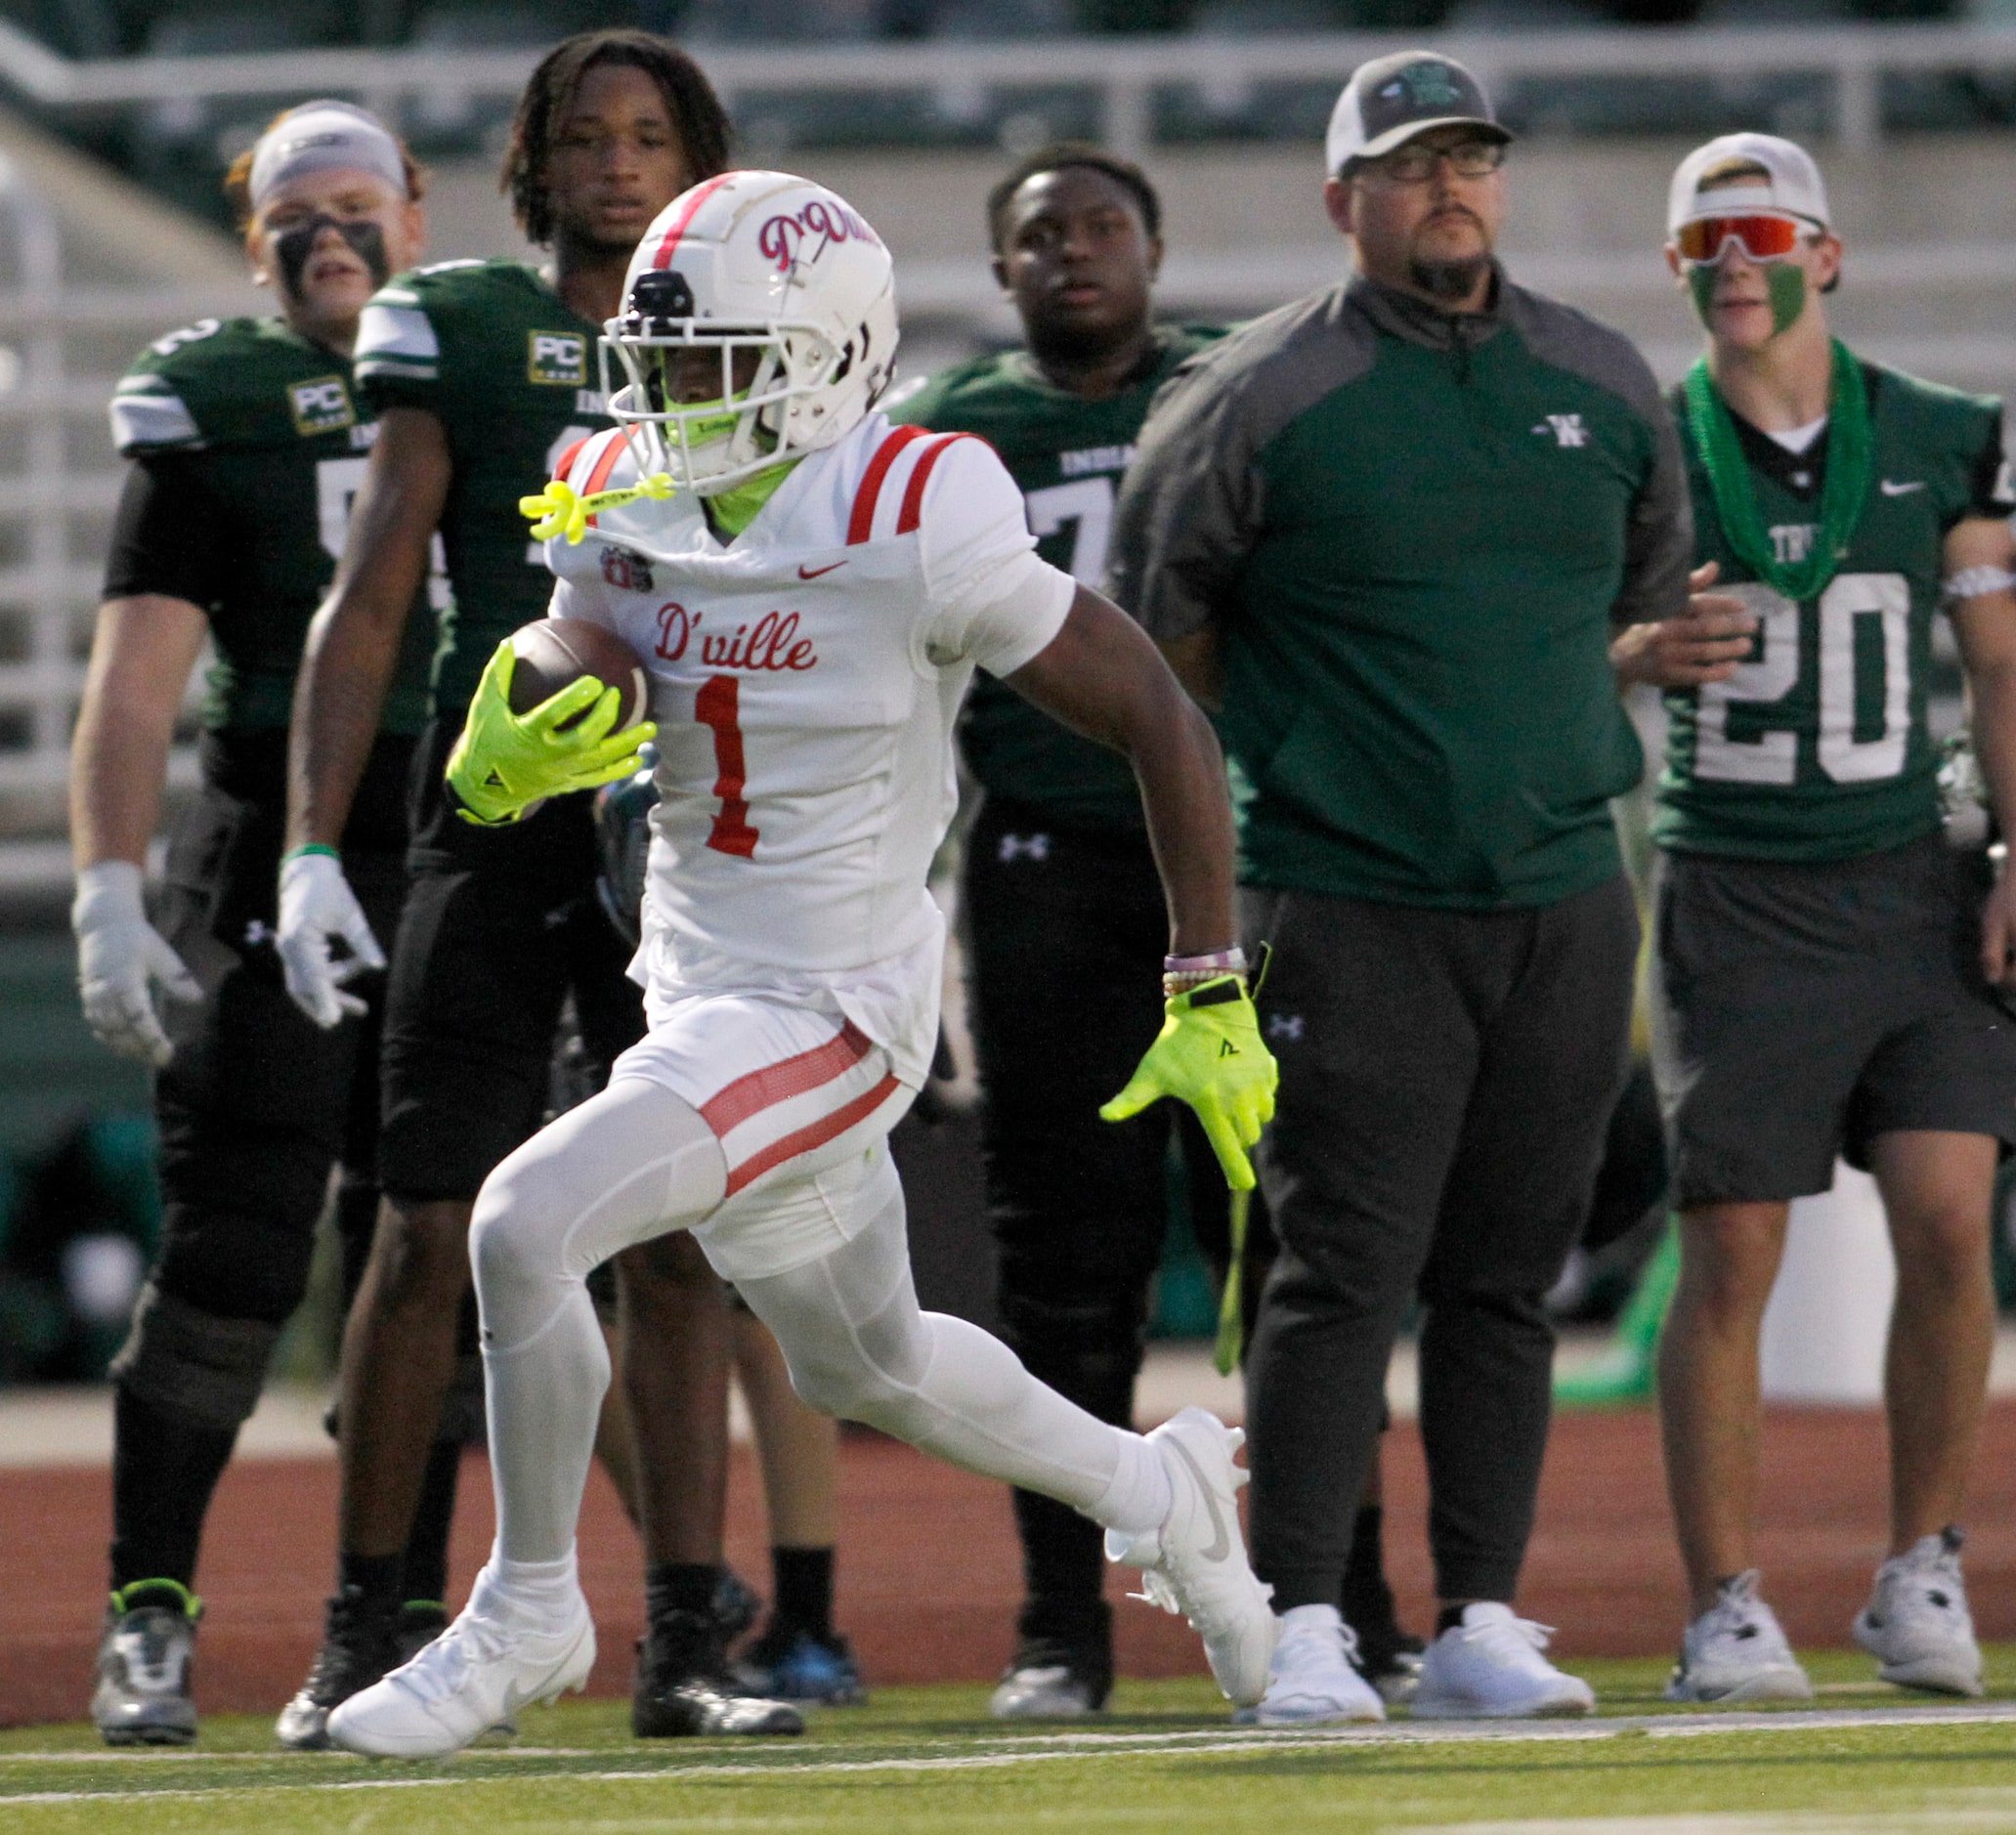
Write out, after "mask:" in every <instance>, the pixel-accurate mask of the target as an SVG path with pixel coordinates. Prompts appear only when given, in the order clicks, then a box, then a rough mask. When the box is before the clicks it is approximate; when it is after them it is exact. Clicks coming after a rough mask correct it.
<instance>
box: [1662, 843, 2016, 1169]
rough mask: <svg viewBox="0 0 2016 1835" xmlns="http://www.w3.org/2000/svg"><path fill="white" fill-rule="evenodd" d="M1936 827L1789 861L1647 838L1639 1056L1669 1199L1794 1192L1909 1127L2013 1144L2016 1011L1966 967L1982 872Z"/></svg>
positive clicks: (1863, 1157)
mask: <svg viewBox="0 0 2016 1835" xmlns="http://www.w3.org/2000/svg"><path fill="white" fill-rule="evenodd" d="M1975 871H1976V870H1975V867H1974V864H1973V862H1972V861H1971V859H1969V858H1968V857H1964V856H1961V855H1956V854H1954V853H1952V851H1951V850H1949V849H1948V848H1947V846H1946V845H1945V843H1944V842H1943V841H1942V840H1941V839H1940V838H1939V837H1938V836H1936V835H1934V836H1932V837H1930V838H1928V839H1926V840H1923V841H1914V842H1912V843H1911V844H1910V845H1909V846H1908V847H1901V848H1898V849H1895V850H1894V851H1891V852H1887V853H1882V854H1870V855H1865V856H1864V857H1862V858H1861V859H1857V860H1847V861H1836V862H1827V863H1825V864H1823V865H1819V866H1794V865H1788V864H1785V863H1781V862H1777V861H1753V860H1733V859H1729V858H1726V857H1721V856H1710V855H1704V854H1681V853H1670V854H1665V853H1662V854H1661V855H1660V856H1659V857H1658V861H1657V864H1656V866H1655V867H1654V869H1653V875H1652V937H1653V953H1652V973H1651V997H1652V1001H1651V1004H1652V1068H1653V1071H1654V1073H1655V1074H1656V1076H1657V1078H1658V1084H1659V1098H1660V1103H1661V1105H1662V1107H1663V1108H1664V1110H1665V1116H1666V1134H1667V1142H1668V1148H1669V1152H1670V1157H1671V1159H1672V1173H1673V1201H1674V1203H1675V1204H1677V1205H1679V1206H1680V1207H1682V1208H1683V1209H1686V1208H1691V1207H1694V1206H1696V1205H1703V1204H1715V1203H1737V1202H1766V1201H1771V1200H1779V1199H1790V1198H1803V1197H1806V1196H1809V1195H1811V1194H1812V1193H1814V1192H1821V1191H1825V1190H1826V1189H1827V1187H1828V1186H1829V1185H1830V1184H1831V1183H1832V1182H1833V1171H1834V1160H1835V1158H1836V1156H1837V1155H1840V1156H1843V1157H1845V1158H1846V1159H1847V1160H1848V1161H1849V1163H1850V1164H1851V1165H1854V1166H1859V1167H1864V1168H1866V1166H1867V1164H1868V1149H1869V1142H1870V1140H1871V1139H1872V1138H1873V1137H1874V1136H1875V1135H1877V1134H1881V1133H1887V1132H1893V1131H1905V1130H1935V1131H1950V1132H1955V1133H1967V1134H1992V1135H1995V1137H1997V1138H1998V1139H2001V1140H2006V1141H2011V1142H2016V1021H2012V1020H2011V1017H2010V1015H2009V1013H2008V1012H2007V1011H2005V1010H2004V1008H2003V1007H2002V1005H2001V1004H2000V1003H1998V1002H1997V1000H1996V999H1995V995H1994V994H1993V993H1992V992H1991V991H1990V990H1989V988H1988V986H1987V984H1986V983H1985V982H1984V981H1983V980H1982V976H1981V970H1980V968H1979V966H1978V960H1977V959H1978V956H1979V934H1980V932H1979V923H1978V915H1979V911H1980V904H1981V888H1980V885H1979V883H1978V880H1977V879H1976V878H1975Z"/></svg>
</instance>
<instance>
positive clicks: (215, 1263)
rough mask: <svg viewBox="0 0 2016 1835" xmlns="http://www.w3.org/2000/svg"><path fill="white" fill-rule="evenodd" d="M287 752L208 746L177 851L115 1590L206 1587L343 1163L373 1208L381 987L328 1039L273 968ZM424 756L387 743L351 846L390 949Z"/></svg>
mask: <svg viewBox="0 0 2016 1835" xmlns="http://www.w3.org/2000/svg"><path fill="white" fill-rule="evenodd" d="M286 739H287V736H286V733H285V731H284V730H283V729H279V730H273V731H263V732H252V733H223V734H214V733H213V734H208V735H206V736H205V738H204V740H203V745H202V762H203V780H204V782H203V789H202V790H201V792H200V793H199V794H198V796H197V798H196V800H195V802H194V804H193V806H192V807H191V809H190V810H189V811H188V813H187V814H186V815H185V816H184V817H183V819H182V820H181V821H180V822H179V823H178V825H177V827H176V830H175V833H174V836H173V838H172V840H171V842H170V844H169V849H168V866H167V875H166V883H165V886H164V887H163V891H162V896H161V899H160V905H159V911H158V914H157V921H158V924H159V928H160V931H161V934H162V935H163V936H164V937H165V938H166V939H167V941H168V943H169V944H170V945H171V946H172V947H173V948H174V949H175V951H176V953H177V954H178V955H179V956H180V957H181V958H182V960H183V961H184V962H185V963H186V964H187V965H188V967H189V970H190V972H191V974H193V976H194V977H195V979H196V981H197V983H198V985H199V986H200V987H201V988H202V991H203V998H202V1000H201V1001H200V1002H188V1003H185V1002H173V1001H170V1002H164V1003H162V1023H163V1026H164V1029H165V1030H166V1032H167V1034H168V1037H169V1039H170V1041H171V1042H172V1043H173V1045H174V1046H175V1055H174V1058H173V1059H172V1060H171V1061H170V1063H169V1064H168V1065H167V1067H166V1068H165V1069H164V1070H163V1071H162V1072H161V1073H160V1075H159V1077H158V1078H157V1079H156V1080H155V1085H154V1111H155V1114H156V1116H157V1118H158V1120H159V1124H160V1134H161V1153H160V1167H161V1244H160V1251H159V1254H158V1256H157V1258H156V1259H155V1263H154V1266H153V1269H152V1272H151V1274H150V1280H149V1286H148V1289H147V1290H146V1292H145V1293H143V1295H142V1297H141V1302H140V1304H139V1306H138V1308H137V1309H136V1312H135V1317H134V1324H133V1329H132V1331H131V1333H130V1334H129V1335H128V1338H127V1341H126V1344H125V1346H124V1348H123V1349H122V1350H121V1351H120V1353H119V1355H118V1357H117V1358H116V1359H114V1361H113V1365H112V1372H111V1374H112V1376H113V1379H114V1384H115V1400H114V1422H115V1427H114V1435H113V1439H114V1446H113V1457H112V1546H111V1581H112V1585H113V1586H114V1587H115V1588H120V1587H125V1586H128V1585H130V1584H131V1583H133V1582H135V1581H139V1580H149V1579H168V1580H177V1581H180V1582H182V1583H183V1584H184V1585H189V1584H191V1583H192V1581H193V1577H194V1573H195V1564H196V1557H197V1548H198V1544H199V1542H200V1538H201V1535H202V1527H203V1518H204V1516H205V1515H206V1513H207V1511H208V1509H209V1503H210V1497H211V1494H212V1492H213V1491H214V1489H215V1487H216V1484H217V1480H218V1477H219V1475H220V1473H221V1472H223V1470H224V1465H225V1462H226V1461H227V1460H228V1459H229V1458H230V1456H231V1451H232V1447H233V1445H234V1443H235V1442H236V1437H237V1431H238V1427H239V1424H240V1423H241V1422H242V1421H243V1420H244V1418H245V1416H246V1415H248V1414H249V1413H250V1412H251V1409H252V1406H253V1404H254V1402H255V1401H256V1399H257V1397H258V1393H259V1387H260V1385H261V1383H262V1381H263V1380H264V1377H265V1374H266V1365H267V1359H268V1357H269V1356H270V1354H271V1352H272V1348H273V1345H274V1344H275V1342H276V1341H277V1339H278V1338H279V1331H280V1327H281V1326H282V1325H283V1324H284V1323H285V1322H286V1320H287V1318H288V1316H289V1315H290V1314H291V1313H292V1312H293V1310H294V1308H295V1307H296V1306H297V1305H298V1304H299V1303H300V1301H301V1297H302V1294H303V1292H304V1291H305V1289H306V1286H307V1282H308V1270H309V1262H310V1259H311V1257H312V1255H313V1251H314V1245H315V1226H316V1222H317V1220H318V1219H319V1218H320V1217H321V1216H322V1210H323V1207H324V1205H325V1204H326V1203H327V1201H328V1194H329V1170H330V1167H331V1165H332V1164H338V1165H340V1167H341V1181H340V1185H339V1190H338V1198H337V1215H338V1220H339V1224H340V1225H341V1226H342V1227H343V1229H344V1231H345V1234H346V1237H348V1236H351V1235H353V1234H355V1233H357V1232H359V1231H365V1232H367V1231H368V1229H369V1220H370V1216H371V1214H372V1213H373V1212H374V1211H375V1209H376V1206H377V1192H376V1178H377V1136H378V1074H377V1055H378V1051H377V1045H378V1020H379V1011H380V1008H381V1005H382V996H383V991H384V977H383V976H380V975H367V976H365V977H363V978H362V979H360V980H359V981H357V982H355V983H353V984H352V985H353V988H354V989H355V991H356V992H358V993H359V994H361V995H363V996H364V998H365V1001H366V1002H367V1003H369V1006H368V1010H367V1011H366V1013H365V1015H364V1017H363V1018H361V1019H355V1020H345V1021H344V1023H343V1024H342V1025H340V1026H337V1027H335V1028H333V1029H332V1030H330V1031H328V1032H324V1031H322V1029H321V1028H320V1027H319V1026H317V1025H315V1024H314V1023H313V1022H312V1021H311V1020H310V1019H308V1018H307V1016H306V1015H305V1014H303V1013H302V1012H301V1010H300V1009H299V1008H298V1007H296V1006H295V1004H294V1003H293V1002H292V1001H291V1000H290V999H289V998H288V996H287V992H286V987H285V984H284V980H283V978H282V975H281V972H280V965H279V959H278V957H277V956H276V954H275V951H274V926H275V922H276V913H275V905H276V892H277V884H278V879H279V857H280V847H281V839H282V832H283V829H284V826H285V816H286V798H285V756H286ZM410 751H411V745H410V742H408V741H405V740H400V739H395V738H383V737H381V738H380V739H379V741H378V743H377V745H376V746H375V747H374V748H373V749H372V752H371V755H370V759H369V762H368V764H367V765H366V768H365V778H364V782H363V783H362V784H361V785H360V787H359V791H358V796H357V799H356V801H355V804H354V805H353V810H352V815H351V819H350V822H349V824H348V826H347V827H346V829H345V832H344V836H343V868H344V872H345V874H346V875H347V876H348V878H349V880H350V884H351V886H352V888H353V890H354V891H355V892H356V894H357V897H358V901H359V903H360V904H361V905H362V906H363V907H364V911H365V917H367V918H368V919H369V921H370V924H371V928H372V930H373V931H374V933H375V934H376V935H377V936H378V938H379V939H380V941H381V942H389V941H390V940H391V937H392V934H393V931H394V929H395V927H396V926H397V923H398V921H399V909H400V903H401V900H402V899H403V897H404V895H405V890H406V874H405V861H404V853H405V842H406V814H405V779H406V775H407V759H408V756H409V754H410ZM346 1247H347V1245H346Z"/></svg>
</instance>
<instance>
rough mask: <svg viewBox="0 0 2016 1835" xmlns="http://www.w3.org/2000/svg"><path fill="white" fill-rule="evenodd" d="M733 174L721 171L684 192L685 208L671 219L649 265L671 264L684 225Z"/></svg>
mask: <svg viewBox="0 0 2016 1835" xmlns="http://www.w3.org/2000/svg"><path fill="white" fill-rule="evenodd" d="M734 176H735V174H734V173H732V172H723V173H721V174H720V175H719V176H718V177H716V178H711V179H708V182H707V183H706V184H705V185H696V186H695V187H694V188H693V189H692V191H690V192H687V193H686V207H685V209H683V210H682V211H680V212H679V214H678V215H677V216H676V217H674V218H673V219H672V227H671V228H670V229H668V230H667V231H666V232H665V239H664V240H663V241H661V242H660V243H659V245H658V249H657V252H656V253H655V254H653V256H652V257H651V265H652V266H653V267H654V268H669V267H670V266H671V265H672V256H673V255H674V254H675V253H676V252H677V251H678V247H679V238H680V236H682V235H685V234H686V226H687V225H688V224H690V223H691V222H692V221H693V219H694V218H695V216H697V215H698V214H699V211H700V207H701V205H702V204H704V203H706V202H707V200H708V198H709V197H711V196H712V195H713V194H714V192H715V191H716V190H717V189H718V188H719V187H721V186H723V185H725V184H727V183H728V181H729V180H730V179H732V178H733V177H734Z"/></svg>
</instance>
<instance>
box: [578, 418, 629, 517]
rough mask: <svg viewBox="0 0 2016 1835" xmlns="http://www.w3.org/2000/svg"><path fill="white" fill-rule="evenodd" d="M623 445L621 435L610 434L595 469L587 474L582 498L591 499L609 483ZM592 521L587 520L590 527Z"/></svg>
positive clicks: (591, 437) (592, 436)
mask: <svg viewBox="0 0 2016 1835" xmlns="http://www.w3.org/2000/svg"><path fill="white" fill-rule="evenodd" d="M588 438H589V439H593V438H594V435H592V434H590V435H589V436H588ZM584 444H585V443H584ZM624 445H625V442H624V440H623V437H622V434H621V433H612V434H611V435H610V436H609V444H608V445H607V446H606V447H604V448H602V454H601V456H600V457H599V458H597V459H596V461H595V469H594V470H593V471H591V472H590V473H589V474H588V482H587V483H586V484H584V485H583V486H582V487H581V495H582V496H584V497H592V496H593V495H594V494H595V492H596V491H600V490H601V489H602V487H603V486H604V485H606V484H607V483H608V482H609V474H610V473H611V472H613V471H615V470H616V462H617V460H618V459H620V458H622V455H623V448H624ZM594 521H595V519H594V518H593V517H592V516H590V517H589V518H588V522H589V524H590V525H591V526H592V525H593V523H594Z"/></svg>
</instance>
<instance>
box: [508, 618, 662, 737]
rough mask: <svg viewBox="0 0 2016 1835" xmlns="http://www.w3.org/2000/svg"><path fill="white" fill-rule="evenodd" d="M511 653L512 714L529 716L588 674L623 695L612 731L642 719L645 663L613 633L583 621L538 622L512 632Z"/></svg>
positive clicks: (645, 700)
mask: <svg viewBox="0 0 2016 1835" xmlns="http://www.w3.org/2000/svg"><path fill="white" fill-rule="evenodd" d="M511 650H512V654H513V656H514V658H515V661H513V662H512V665H511V711H512V712H513V713H530V712H531V711H532V710H533V708H535V707H536V706H537V705H538V704H540V703H541V702H544V701H550V700H551V699H552V698H553V697H554V696H555V695H557V694H558V693H559V692H560V691H561V690H562V689H563V688H565V687H566V686H567V685H568V683H570V682H573V681H577V680H579V678H580V677H581V676H583V675H592V676H593V677H594V678H595V679H596V680H597V681H599V682H603V683H606V684H607V685H608V686H609V687H611V688H613V689H615V690H616V691H617V693H618V694H619V695H621V696H622V703H621V704H620V706H619V709H618V712H617V720H616V726H615V727H614V728H613V729H612V730H613V731H616V732H621V731H622V729H623V728H624V727H626V726H634V725H635V724H636V723H637V722H638V721H639V720H641V719H642V718H643V717H644V714H645V710H646V708H647V707H648V705H649V699H650V698H649V694H648V692H647V688H646V684H645V679H644V664H643V663H642V662H641V661H639V660H638V657H637V653H636V652H635V651H634V650H632V649H631V648H630V647H629V645H628V644H626V643H624V642H623V640H622V638H621V637H619V636H618V635H617V634H616V633H615V632H614V631H611V630H606V629H604V628H603V627H602V626H601V625H600V624H596V623H593V622H592V621H590V620H589V619H539V620H538V622H537V623H536V624H526V625H521V626H520V627H519V628H518V629H517V630H515V631H513V632H512V633H511ZM577 718H579V716H577ZM570 724H571V722H570Z"/></svg>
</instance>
